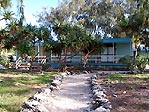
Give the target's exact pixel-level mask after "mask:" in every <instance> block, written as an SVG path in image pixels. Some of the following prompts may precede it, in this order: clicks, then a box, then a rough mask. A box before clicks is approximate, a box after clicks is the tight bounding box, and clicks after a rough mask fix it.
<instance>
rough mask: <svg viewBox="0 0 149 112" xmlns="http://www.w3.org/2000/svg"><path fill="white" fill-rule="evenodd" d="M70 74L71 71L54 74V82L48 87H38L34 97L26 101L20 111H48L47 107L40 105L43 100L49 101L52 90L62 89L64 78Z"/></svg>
mask: <svg viewBox="0 0 149 112" xmlns="http://www.w3.org/2000/svg"><path fill="white" fill-rule="evenodd" d="M70 74H71V73H70V72H64V73H61V74H57V75H56V76H54V78H53V79H52V82H51V83H49V84H48V85H47V87H43V88H40V89H38V90H37V92H36V93H35V94H34V95H33V96H32V97H30V98H29V99H28V100H27V101H25V102H24V105H23V106H22V108H21V109H20V112H48V110H46V108H44V107H43V106H40V104H41V102H48V99H50V97H52V92H53V91H55V90H59V89H60V85H61V83H62V80H63V78H64V77H65V76H66V75H70Z"/></svg>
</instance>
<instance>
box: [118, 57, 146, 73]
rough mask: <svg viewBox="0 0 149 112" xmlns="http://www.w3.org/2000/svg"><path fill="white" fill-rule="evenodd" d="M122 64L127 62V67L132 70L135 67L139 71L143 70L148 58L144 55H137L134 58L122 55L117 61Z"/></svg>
mask: <svg viewBox="0 0 149 112" xmlns="http://www.w3.org/2000/svg"><path fill="white" fill-rule="evenodd" d="M118 62H119V63H122V64H127V65H128V69H129V70H131V71H133V70H134V68H135V67H137V68H138V70H139V72H140V73H143V72H144V71H145V67H146V64H148V58H147V57H146V56H137V57H136V58H134V57H133V56H124V57H122V58H120V60H119V61H118Z"/></svg>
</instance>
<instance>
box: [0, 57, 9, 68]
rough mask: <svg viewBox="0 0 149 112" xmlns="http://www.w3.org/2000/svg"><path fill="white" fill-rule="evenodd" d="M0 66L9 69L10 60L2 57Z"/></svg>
mask: <svg viewBox="0 0 149 112" xmlns="http://www.w3.org/2000/svg"><path fill="white" fill-rule="evenodd" d="M0 64H1V65H3V66H5V67H7V66H8V65H9V59H8V57H7V56H5V55H0Z"/></svg>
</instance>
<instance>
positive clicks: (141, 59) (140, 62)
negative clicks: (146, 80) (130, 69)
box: [135, 56, 148, 73]
mask: <svg viewBox="0 0 149 112" xmlns="http://www.w3.org/2000/svg"><path fill="white" fill-rule="evenodd" d="M146 64H148V58H147V57H145V56H138V57H137V58H136V59H135V65H136V66H137V67H138V69H139V71H140V73H143V72H144V70H145V67H146Z"/></svg>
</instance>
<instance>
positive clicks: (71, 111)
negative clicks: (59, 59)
mask: <svg viewBox="0 0 149 112" xmlns="http://www.w3.org/2000/svg"><path fill="white" fill-rule="evenodd" d="M91 76H92V74H79V75H71V76H68V77H65V78H64V80H63V82H62V84H61V85H60V90H58V91H55V92H54V93H53V95H52V98H51V99H50V101H49V102H48V103H46V104H41V105H44V107H45V108H46V110H47V112H85V110H86V109H87V108H88V107H89V106H90V102H91V98H90V97H91V89H90V84H89V80H88V79H89V78H90V77H91Z"/></svg>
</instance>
